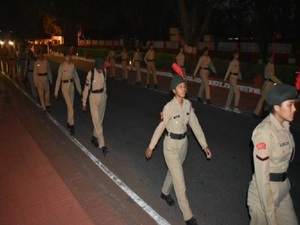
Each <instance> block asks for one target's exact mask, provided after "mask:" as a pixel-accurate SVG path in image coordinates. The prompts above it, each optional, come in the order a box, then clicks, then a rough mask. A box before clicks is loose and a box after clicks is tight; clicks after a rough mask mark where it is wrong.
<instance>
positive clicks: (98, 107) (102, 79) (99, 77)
mask: <svg viewBox="0 0 300 225" xmlns="http://www.w3.org/2000/svg"><path fill="white" fill-rule="evenodd" d="M103 66H104V62H103V59H102V58H97V59H95V68H94V69H92V70H91V71H89V72H88V74H87V77H86V81H85V87H84V90H83V94H82V110H83V111H84V112H86V110H87V108H86V102H87V98H89V103H90V111H91V116H92V121H93V125H94V131H93V136H92V143H93V144H94V145H95V146H96V147H99V148H100V149H101V150H102V152H103V155H104V156H106V155H107V154H108V153H109V151H108V149H107V147H106V146H105V141H104V135H103V126H102V123H103V118H104V114H105V109H106V100H107V95H106V69H104V68H103Z"/></svg>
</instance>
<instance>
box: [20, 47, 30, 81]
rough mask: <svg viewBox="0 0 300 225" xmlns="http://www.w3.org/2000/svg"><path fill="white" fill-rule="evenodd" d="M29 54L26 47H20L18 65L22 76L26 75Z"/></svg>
mask: <svg viewBox="0 0 300 225" xmlns="http://www.w3.org/2000/svg"><path fill="white" fill-rule="evenodd" d="M27 57H28V56H27V52H26V49H25V47H24V45H20V50H19V52H18V65H19V67H20V71H21V75H22V76H23V75H24V73H25V66H26V61H27Z"/></svg>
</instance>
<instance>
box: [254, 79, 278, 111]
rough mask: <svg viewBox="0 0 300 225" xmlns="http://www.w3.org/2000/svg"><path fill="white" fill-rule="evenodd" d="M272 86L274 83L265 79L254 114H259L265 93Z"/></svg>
mask: <svg viewBox="0 0 300 225" xmlns="http://www.w3.org/2000/svg"><path fill="white" fill-rule="evenodd" d="M273 87H274V83H273V82H271V81H265V82H264V85H263V89H262V93H261V96H260V98H259V100H258V102H257V105H256V108H255V110H254V113H255V115H259V114H260V112H261V110H262V108H263V106H264V102H265V99H266V97H267V94H268V93H269V91H270V90H271V89H272V88H273Z"/></svg>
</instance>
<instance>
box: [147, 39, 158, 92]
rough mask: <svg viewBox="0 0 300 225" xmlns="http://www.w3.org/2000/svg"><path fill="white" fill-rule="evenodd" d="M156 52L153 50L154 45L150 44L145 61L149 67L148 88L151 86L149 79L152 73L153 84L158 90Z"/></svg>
mask: <svg viewBox="0 0 300 225" xmlns="http://www.w3.org/2000/svg"><path fill="white" fill-rule="evenodd" d="M154 60H155V51H154V49H153V44H152V43H151V44H149V50H148V51H147V52H146V54H145V57H144V61H145V63H146V65H147V81H146V82H147V88H150V85H149V78H150V72H152V75H153V83H154V88H155V89H157V88H158V86H157V76H156V69H155V61H154Z"/></svg>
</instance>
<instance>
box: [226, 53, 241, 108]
mask: <svg viewBox="0 0 300 225" xmlns="http://www.w3.org/2000/svg"><path fill="white" fill-rule="evenodd" d="M228 77H229V83H230V89H229V93H228V96H227V101H226V104H225V110H228V111H231V109H230V104H231V102H232V99H233V95H234V108H233V111H234V112H236V113H241V110H240V109H239V102H240V95H241V94H240V89H239V87H238V85H237V83H238V80H241V79H242V74H241V70H240V62H239V52H238V51H235V52H234V53H233V60H232V61H231V62H230V64H229V66H228V69H227V72H226V74H225V77H224V82H225V81H226V80H227V79H228Z"/></svg>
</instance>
